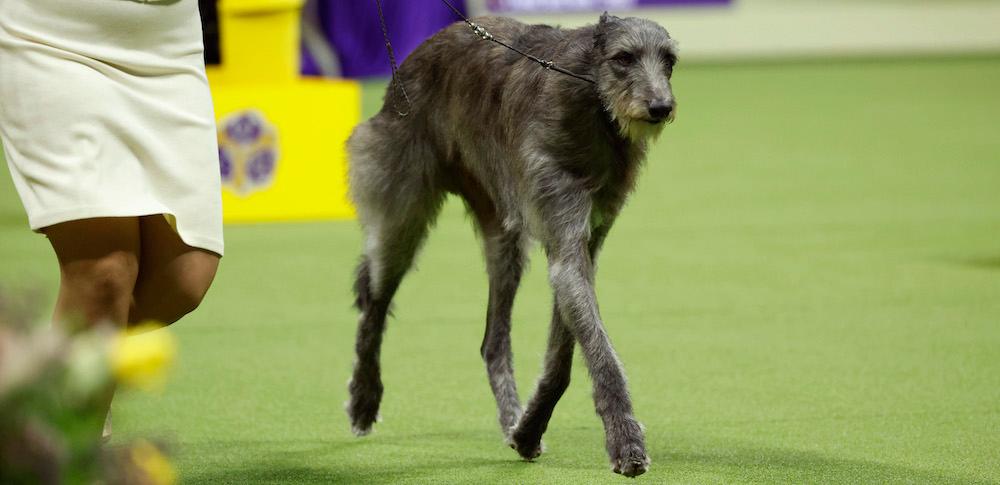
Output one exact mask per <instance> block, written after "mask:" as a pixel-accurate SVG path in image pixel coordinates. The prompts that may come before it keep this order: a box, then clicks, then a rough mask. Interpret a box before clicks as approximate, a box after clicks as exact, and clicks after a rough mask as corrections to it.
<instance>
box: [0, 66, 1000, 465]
mask: <svg viewBox="0 0 1000 485" xmlns="http://www.w3.org/2000/svg"><path fill="white" fill-rule="evenodd" d="M998 87H1000V58H969V59H936V60H934V59H931V60H910V61H901V60H879V61H874V60H872V61H828V62H826V61H824V62H807V63H798V64H779V63H769V64H763V65H755V64H749V63H748V64H739V65H691V66H684V65H683V64H682V65H681V66H680V67H679V68H678V70H677V74H676V78H675V91H676V93H677V96H678V99H679V103H680V104H679V106H680V109H679V113H678V120H677V122H676V123H675V124H674V125H672V126H670V127H668V129H667V130H666V132H665V133H664V136H663V137H662V139H661V140H660V142H659V143H658V145H657V146H656V148H655V149H654V150H653V151H652V153H651V156H650V159H649V161H648V165H647V167H646V169H645V173H644V176H643V178H642V179H641V181H640V184H639V190H638V192H637V194H636V195H635V197H634V199H633V200H632V202H631V203H630V204H629V206H628V207H627V208H626V209H625V211H624V213H623V215H622V217H621V218H620V219H619V223H618V225H617V227H616V228H615V229H614V231H613V232H612V234H611V236H610V238H609V240H608V243H607V246H606V250H605V251H604V253H603V255H602V258H601V261H600V270H599V274H598V294H599V299H600V302H601V310H602V312H603V316H604V319H605V321H606V324H607V327H608V330H609V332H610V334H611V337H612V340H613V341H614V343H615V347H616V348H617V350H618V351H619V353H620V355H621V357H622V360H623V361H624V364H625V367H626V369H627V372H628V375H629V379H630V384H631V389H632V393H633V396H634V400H635V406H636V412H637V415H638V417H639V418H640V420H641V421H643V422H644V424H645V425H646V427H647V436H648V446H649V451H650V453H651V456H652V459H653V467H652V469H651V470H650V472H649V473H647V474H646V475H644V476H642V477H640V478H639V479H638V480H639V481H643V482H646V483H751V482H752V483H781V482H784V483H1000V451H998V450H1000V122H998V119H1000V118H998V116H1000V115H998V114H1000V89H998ZM378 89H380V86H379V85H374V86H370V87H369V88H368V89H366V93H367V99H366V108H365V109H366V112H367V113H371V112H373V110H374V109H376V107H377V105H378V104H379V99H378V98H379V97H380V93H379V92H377V91H378ZM226 238H227V240H226V244H227V247H226V251H227V252H226V257H225V259H224V260H223V264H222V267H221V270H220V273H219V276H218V279H217V280H216V283H215V285H214V287H213V289H212V290H211V292H210V293H209V295H208V298H207V300H206V301H205V303H204V304H203V305H202V307H201V308H200V309H199V310H198V311H197V312H196V313H194V314H192V315H191V316H190V317H188V318H187V319H186V320H184V321H182V322H181V323H180V324H178V325H176V326H175V327H174V331H175V333H176V334H177V335H178V336H179V339H180V343H181V349H180V356H179V362H178V365H177V367H176V369H175V372H174V374H173V376H172V379H171V381H170V384H169V385H168V387H167V389H166V390H165V392H164V393H163V394H162V395H143V394H137V393H136V394H127V395H122V396H120V397H119V398H118V399H117V401H116V403H115V419H116V423H115V424H116V425H117V429H116V432H117V436H118V438H119V439H124V438H127V437H131V436H136V435H147V436H148V435H153V436H161V437H164V438H166V439H167V440H169V441H170V442H171V443H173V446H174V455H175V462H176V465H177V467H178V468H179V471H180V473H181V477H182V479H183V483H212V484H216V483H234V484H237V483H238V484H242V483H274V484H278V483H475V484H489V483H565V484H584V483H623V482H624V481H625V480H626V479H624V478H621V477H619V476H616V475H613V474H612V473H611V472H610V471H609V467H608V464H607V460H606V457H605V452H604V447H603V433H602V429H601V423H600V420H599V419H598V418H597V417H596V415H595V414H594V411H593V405H592V403H591V401H590V384H589V379H588V377H587V375H586V372H585V370H584V368H583V366H582V363H581V361H580V360H579V357H578V358H577V362H576V367H575V373H574V381H573V383H572V385H571V386H570V389H569V391H568V392H567V394H566V396H565V397H564V398H563V400H562V401H561V403H560V404H559V406H558V408H557V409H556V412H555V416H554V417H553V420H552V423H551V426H550V428H549V432H548V434H546V437H545V442H546V445H547V452H546V453H545V454H544V455H542V457H541V458H539V459H538V460H537V461H536V462H534V463H526V462H522V461H520V460H519V459H518V458H517V456H516V455H515V453H514V452H513V451H512V450H510V449H509V448H507V447H506V446H505V445H503V443H502V441H501V435H500V432H499V430H498V429H497V427H496V424H495V421H496V420H495V410H494V405H493V402H492V396H491V395H490V391H489V386H488V384H487V382H486V376H485V370H484V368H483V365H482V363H481V361H480V358H479V354H478V349H479V343H480V338H481V337H482V332H483V326H484V314H485V305H486V281H485V277H484V274H483V265H482V263H481V261H480V248H479V244H478V242H477V241H476V239H475V238H474V236H473V233H472V231H471V230H470V224H469V222H468V220H467V218H466V216H465V215H464V214H463V210H462V206H461V204H460V203H458V202H456V201H451V202H449V204H448V206H447V207H446V209H445V211H444V213H443V214H442V216H441V218H440V221H439V224H438V227H437V228H436V230H435V231H434V232H433V233H432V235H431V237H430V239H429V241H428V244H427V246H426V248H425V251H424V252H423V254H422V256H421V258H420V260H419V262H418V264H419V270H418V271H417V272H415V273H413V274H411V275H410V277H408V279H407V280H406V281H405V282H404V284H403V287H402V289H401V290H400V294H399V297H398V299H397V305H396V315H397V316H396V317H395V318H394V319H393V320H392V321H391V322H390V325H389V329H388V333H387V336H386V341H385V346H384V349H383V357H384V380H385V386H386V394H385V400H384V402H383V406H382V416H383V418H384V421H383V422H382V423H380V424H378V425H377V427H376V432H375V433H374V434H372V435H371V436H368V437H366V438H363V439H358V438H354V437H353V436H352V435H351V434H350V432H349V429H348V428H349V426H348V422H347V418H346V416H345V414H344V412H343V410H342V403H343V402H344V401H345V399H346V390H345V382H346V380H347V379H348V377H349V373H350V368H351V361H352V347H353V341H352V337H353V333H354V326H355V319H356V316H355V313H354V311H353V310H352V309H351V308H350V302H351V294H350V284H351V281H350V280H351V272H352V269H353V265H354V262H355V261H356V259H357V257H358V252H359V249H360V233H359V230H358V228H357V226H356V224H355V223H354V222H326V223H313V224H275V225H241V226H230V227H227V233H226ZM533 260H534V263H533V265H532V267H531V269H530V271H529V273H528V274H527V276H526V277H525V281H524V284H523V287H522V290H521V293H520V295H519V297H518V300H517V304H516V307H515V314H514V352H515V364H516V367H517V377H518V382H519V384H520V385H521V394H522V397H526V396H527V394H528V393H529V392H530V390H531V389H532V387H533V383H534V380H535V378H536V376H537V374H538V371H539V369H540V365H541V357H542V352H543V349H544V338H545V335H546V325H547V324H548V317H549V311H550V310H549V306H550V304H551V303H550V293H549V290H548V288H547V285H546V276H545V264H544V262H543V261H542V255H541V253H540V252H539V251H538V250H537V249H536V250H534V252H533ZM0 282H2V283H4V284H6V285H7V286H18V287H41V288H43V289H46V290H47V291H49V293H50V294H54V291H55V286H56V282H57V274H56V269H55V263H54V258H53V256H52V255H51V254H50V249H49V248H48V246H47V244H46V242H45V240H44V239H43V238H42V237H41V236H38V235H35V234H32V233H31V232H30V231H29V230H28V229H27V227H26V224H25V219H24V216H23V213H22V211H21V208H20V205H19V203H18V201H17V198H16V195H15V194H14V193H13V187H12V185H11V183H10V181H9V180H7V175H3V180H0Z"/></svg>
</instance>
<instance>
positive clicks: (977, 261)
mask: <svg viewBox="0 0 1000 485" xmlns="http://www.w3.org/2000/svg"><path fill="white" fill-rule="evenodd" d="M963 263H965V264H966V265H968V266H972V267H974V268H979V269H987V270H993V271H1000V256H987V257H981V258H972V259H966V260H964V261H963Z"/></svg>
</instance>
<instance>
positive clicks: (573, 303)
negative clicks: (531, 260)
mask: <svg viewBox="0 0 1000 485" xmlns="http://www.w3.org/2000/svg"><path fill="white" fill-rule="evenodd" d="M581 212H583V211H581ZM585 212H586V214H585V215H584V214H581V215H584V216H585V217H589V207H588V210H587V211H585ZM563 213H564V214H566V213H567V212H563ZM581 222H582V223H584V224H587V221H586V219H585V220H584V221H581ZM574 232H576V233H581V232H582V231H565V233H574ZM583 234H584V235H583V237H578V238H561V239H558V240H556V241H555V242H554V244H550V245H549V247H548V250H549V280H550V282H551V284H552V289H553V291H554V293H555V299H556V305H557V307H558V308H559V310H560V313H561V316H562V318H563V321H564V322H565V324H566V325H567V326H568V327H569V329H570V331H571V332H572V333H573V336H574V337H575V338H576V340H577V342H579V343H580V348H581V351H582V353H583V356H584V359H585V361H586V363H587V368H588V370H589V371H590V376H591V379H592V380H593V388H594V404H595V406H596V409H597V414H598V415H599V416H600V417H601V419H602V420H603V421H604V431H605V437H606V446H607V450H608V455H609V456H610V458H611V466H612V469H613V470H614V471H615V472H616V473H621V474H623V475H626V476H636V475H641V474H642V473H645V472H646V469H647V468H648V467H649V457H648V456H647V455H646V447H645V442H644V438H643V432H642V427H641V425H640V424H639V422H638V421H636V419H635V418H634V417H633V415H632V401H631V399H630V398H629V394H628V389H627V387H626V382H625V373H624V369H623V368H622V364H621V362H620V361H619V360H618V356H617V355H616V354H615V351H614V349H613V348H612V346H611V341H610V340H609V338H608V334H607V332H606V331H605V330H604V325H603V323H602V322H601V316H600V313H599V311H598V307H597V298H596V295H595V292H594V266H593V262H592V260H591V257H590V254H588V253H589V251H588V242H589V241H588V234H587V233H586V232H583Z"/></svg>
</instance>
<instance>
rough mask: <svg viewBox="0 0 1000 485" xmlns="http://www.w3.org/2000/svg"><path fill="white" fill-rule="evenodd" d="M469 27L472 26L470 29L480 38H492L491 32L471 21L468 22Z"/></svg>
mask: <svg viewBox="0 0 1000 485" xmlns="http://www.w3.org/2000/svg"><path fill="white" fill-rule="evenodd" d="M469 27H472V31H473V32H475V33H476V35H478V36H479V38H480V39H483V40H493V34H491V33H489V31H487V30H486V28H485V27H483V26H481V25H479V24H477V23H475V22H471V21H470V22H469Z"/></svg>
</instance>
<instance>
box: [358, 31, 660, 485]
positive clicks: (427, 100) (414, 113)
mask: <svg viewBox="0 0 1000 485" xmlns="http://www.w3.org/2000/svg"><path fill="white" fill-rule="evenodd" d="M476 22H477V23H479V24H480V25H482V26H484V27H485V28H486V29H487V30H489V31H490V32H491V33H492V34H493V35H495V36H496V37H497V38H499V39H503V40H504V41H506V42H509V43H511V44H513V45H515V46H517V47H518V48H520V49H522V50H525V51H528V52H531V53H532V54H534V55H536V56H538V57H542V58H547V59H552V60H554V61H555V63H556V64H557V65H559V66H561V67H563V68H565V69H569V70H570V71H572V72H575V73H579V74H582V75H586V76H589V77H590V78H592V79H593V80H594V81H595V82H594V83H593V84H591V83H587V82H584V81H581V80H579V79H574V78H572V77H569V76H565V75H562V74H559V73H556V72H552V71H548V70H545V69H542V68H541V67H540V66H539V65H537V64H534V63H532V62H530V61H528V60H526V59H525V58H523V57H521V56H519V55H517V54H516V53H514V52H511V51H510V50H507V49H505V48H503V47H501V46H499V45H497V44H495V43H492V42H485V41H483V40H480V39H479V38H478V37H476V36H475V35H474V34H473V33H472V32H470V31H469V30H468V26H466V25H465V24H462V23H457V24H455V25H453V26H451V27H449V28H447V29H445V30H443V31H441V32H439V33H438V34H437V35H435V36H433V37H432V38H430V39H429V40H427V41H426V42H424V43H423V44H422V45H420V47H418V48H417V49H416V50H415V51H414V52H413V53H412V54H411V55H410V56H409V58H408V59H407V60H406V62H404V63H403V65H402V66H401V67H400V70H399V73H398V77H397V79H396V80H395V81H394V82H393V84H392V85H390V86H389V88H388V90H387V91H386V99H385V105H384V106H383V108H382V111H381V112H379V113H378V114H377V115H376V116H374V117H373V118H372V119H370V120H368V121H367V122H366V123H363V124H361V125H360V126H358V127H357V128H356V129H355V131H354V133H353V135H352V136H351V138H350V141H349V143H348V147H349V152H350V188H351V196H352V198H353V201H354V203H355V204H356V206H357V209H358V214H359V217H360V221H361V225H362V227H363V228H364V231H365V236H366V239H365V249H364V255H363V257H362V262H361V264H360V266H359V268H358V272H357V281H356V284H355V291H356V293H357V306H358V309H359V310H360V311H361V318H360V323H359V326H358V334H357V343H356V351H357V361H356V363H355V368H354V375H353V378H352V379H351V382H350V385H349V388H350V393H351V398H350V401H349V403H348V413H349V415H350V417H351V422H352V426H353V430H354V432H355V433H357V434H359V435H363V434H366V433H368V432H369V430H370V429H371V426H372V423H373V422H374V421H375V419H376V416H377V414H378V407H379V402H380V400H381V397H382V383H381V379H380V377H379V347H380V345H381V340H382V332H383V330H384V328H385V319H386V314H387V311H388V309H389V304H390V301H391V300H392V297H393V294H394V293H395V291H396V289H397V288H398V286H399V283H400V281H401V280H402V278H403V276H404V275H405V274H406V272H407V270H408V269H409V268H410V266H411V264H412V263H413V259H414V256H415V255H416V253H417V250H418V249H419V247H420V244H421V242H422V241H423V240H424V238H425V236H426V234H427V230H428V228H429V226H430V225H431V224H432V223H433V221H434V219H435V217H436V215H437V214H438V211H439V209H440V208H441V204H442V201H443V200H444V198H445V195H446V194H449V193H451V194H456V195H458V196H459V197H461V198H463V199H464V200H465V202H466V203H467V205H468V208H469V210H470V212H471V213H472V214H473V216H474V218H475V221H476V225H477V227H478V229H479V232H480V233H481V235H482V239H483V244H484V247H485V255H486V267H487V272H488V274H489V288H490V289H489V308H488V310H487V317H486V334H485V337H484V339H483V343H482V347H481V353H482V356H483V359H484V360H485V363H486V368H487V371H488V374H489V381H490V386H491V387H492V389H493V394H494V396H495V397H496V401H497V408H498V410H499V420H500V426H501V428H502V430H503V431H504V433H505V435H506V437H507V440H508V442H509V444H510V445H511V446H512V447H513V448H514V449H515V450H517V452H518V453H519V454H520V455H521V456H522V457H524V458H526V459H533V458H535V457H537V456H538V455H539V454H540V453H541V449H542V448H541V437H542V434H543V433H544V432H545V428H546V426H547V424H548V421H549V418H550V417H551V415H552V411H553V408H554V407H555V405H556V402H557V401H558V400H559V398H560V397H561V396H562V394H563V391H565V389H566V387H567V386H568V385H569V378H570V367H571V365H572V356H573V349H574V344H575V343H579V344H580V349H581V351H582V353H583V356H584V359H585V361H586V363H587V367H588V370H589V371H590V375H591V378H592V381H593V391H594V402H595V405H596V409H597V414H598V415H599V416H600V417H601V419H602V420H603V422H604V428H605V433H606V447H607V451H608V454H609V456H610V459H611V464H612V468H613V470H614V471H615V472H617V473H622V474H624V475H627V476H636V475H639V474H642V473H644V472H645V471H646V469H647V468H648V466H649V458H648V456H647V454H646V450H645V444H644V438H643V429H642V426H641V425H640V424H639V422H638V421H636V419H635V418H634V417H633V412H632V402H631V399H630V398H629V394H628V391H627V389H626V381H625V374H624V372H623V368H622V365H621V362H620V361H619V359H618V357H617V355H616V354H615V352H614V349H613V348H612V346H611V342H610V341H609V339H608V335H607V333H606V332H605V330H604V325H603V323H602V321H601V316H600V313H599V311H598V305H597V299H596V296H595V293H594V267H595V260H596V257H597V253H598V251H599V249H600V247H601V244H602V242H603V241H604V238H605V236H607V234H608V231H609V230H610V229H611V225H612V224H613V222H614V220H615V218H616V216H617V215H618V213H619V211H620V210H621V208H622V205H623V204H624V203H625V199H626V197H627V196H628V194H629V193H630V192H631V191H632V189H633V187H634V184H635V179H636V176H637V173H638V170H639V166H640V164H641V162H642V160H643V158H644V157H645V154H646V148H647V144H648V142H649V140H650V139H651V138H653V137H655V136H656V135H658V134H659V131H660V130H661V129H662V127H663V124H664V123H666V122H669V121H670V120H671V119H672V118H673V112H674V106H675V102H674V98H673V93H672V92H671V88H670V76H671V74H672V70H673V66H674V63H675V62H676V53H675V47H674V43H673V41H672V40H671V39H670V36H669V35H668V34H667V31H666V30H664V29H663V28H662V27H660V26H659V25H657V24H655V23H653V22H650V21H648V20H643V19H637V18H625V19H620V18H617V17H612V16H609V15H607V14H605V15H604V16H602V17H601V19H600V22H599V23H598V24H597V25H591V26H587V27H582V28H579V29H573V30H563V29H559V28H554V27H550V26H545V25H524V24H521V23H519V22H516V21H514V20H511V19H506V18H482V19H476ZM396 83H402V85H401V86H400V85H399V84H396ZM401 87H402V88H405V90H406V93H407V96H406V97H404V96H403V95H402V92H403V91H402V90H401V89H400V88H401ZM407 98H408V99H407ZM400 112H408V114H406V116H401V115H400ZM529 238H534V239H536V240H538V241H540V243H541V244H542V245H543V247H544V249H545V252H546V254H547V256H548V269H549V280H550V282H551V286H552V290H553V293H554V297H555V298H554V301H555V303H554V306H553V310H552V322H551V327H550V334H549V345H548V351H547V354H546V356H545V369H544V372H543V375H542V377H541V379H540V380H539V383H538V387H537V390H536V391H535V394H534V396H533V397H532V398H531V400H530V401H528V403H527V407H526V408H524V409H522V407H521V404H520V400H519V398H518V394H517V388H516V386H515V382H514V376H513V368H512V363H511V346H510V316H511V307H512V305H513V303H514V294H515V292H516V291H517V287H518V284H519V281H520V278H521V272H522V269H523V267H524V264H525V261H524V253H525V245H526V242H527V241H528V239H529Z"/></svg>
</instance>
